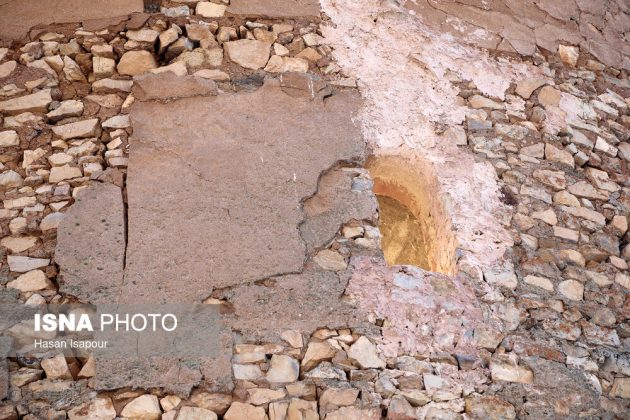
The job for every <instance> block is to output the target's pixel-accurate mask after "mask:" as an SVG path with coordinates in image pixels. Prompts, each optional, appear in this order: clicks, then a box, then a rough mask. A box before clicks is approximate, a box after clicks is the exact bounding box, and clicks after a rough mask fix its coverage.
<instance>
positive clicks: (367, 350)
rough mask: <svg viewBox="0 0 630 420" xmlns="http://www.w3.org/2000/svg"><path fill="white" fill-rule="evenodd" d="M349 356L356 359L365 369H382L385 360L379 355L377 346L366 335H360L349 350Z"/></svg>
mask: <svg viewBox="0 0 630 420" xmlns="http://www.w3.org/2000/svg"><path fill="white" fill-rule="evenodd" d="M348 358H349V359H351V360H354V361H356V362H357V363H358V364H359V366H361V367H362V368H363V369H371V368H374V369H382V368H384V367H385V362H384V361H383V360H382V359H381V358H380V357H378V354H377V352H376V346H375V345H374V344H373V343H372V342H371V341H370V340H369V339H368V338H367V337H365V336H363V337H360V338H359V339H358V340H357V341H356V342H355V343H354V344H353V345H352V346H350V349H349V350H348Z"/></svg>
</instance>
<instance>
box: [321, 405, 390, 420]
mask: <svg viewBox="0 0 630 420" xmlns="http://www.w3.org/2000/svg"><path fill="white" fill-rule="evenodd" d="M381 418H382V417H381V412H380V409H379V408H358V407H342V408H340V409H339V410H336V411H333V412H330V413H328V414H327V415H326V420H380V419H381Z"/></svg>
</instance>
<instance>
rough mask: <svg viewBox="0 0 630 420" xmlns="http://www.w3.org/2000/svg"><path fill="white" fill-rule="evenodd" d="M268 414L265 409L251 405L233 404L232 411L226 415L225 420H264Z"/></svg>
mask: <svg viewBox="0 0 630 420" xmlns="http://www.w3.org/2000/svg"><path fill="white" fill-rule="evenodd" d="M265 417H267V416H266V414H265V409H264V408H263V407H255V406H253V405H251V404H244V403H240V402H233V403H232V405H231V406H230V409H229V410H228V411H227V412H226V413H225V415H224V416H223V418H224V419H225V420H243V419H247V420H264V419H265Z"/></svg>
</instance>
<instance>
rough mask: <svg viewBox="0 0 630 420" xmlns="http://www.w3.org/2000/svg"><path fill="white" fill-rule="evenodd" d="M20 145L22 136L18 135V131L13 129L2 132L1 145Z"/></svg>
mask: <svg viewBox="0 0 630 420" xmlns="http://www.w3.org/2000/svg"><path fill="white" fill-rule="evenodd" d="M19 145H20V137H19V136H18V133H17V132H15V131H13V130H9V131H1V132H0V147H11V146H19Z"/></svg>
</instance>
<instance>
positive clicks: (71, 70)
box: [63, 56, 87, 82]
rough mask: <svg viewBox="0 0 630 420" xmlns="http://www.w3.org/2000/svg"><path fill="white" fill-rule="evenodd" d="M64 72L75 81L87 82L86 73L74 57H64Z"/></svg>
mask: <svg viewBox="0 0 630 420" xmlns="http://www.w3.org/2000/svg"><path fill="white" fill-rule="evenodd" d="M63 74H64V75H65V76H66V79H68V80H70V81H74V82H86V81H87V80H86V79H85V75H84V74H83V71H81V67H80V66H79V65H78V64H77V62H76V61H74V60H73V59H72V58H70V57H68V56H65V57H63Z"/></svg>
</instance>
